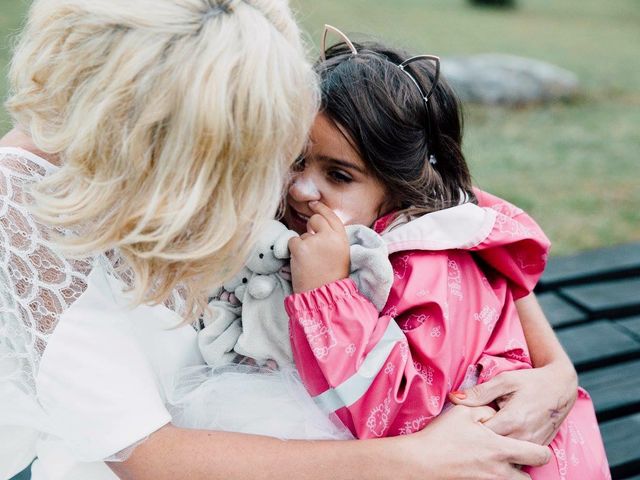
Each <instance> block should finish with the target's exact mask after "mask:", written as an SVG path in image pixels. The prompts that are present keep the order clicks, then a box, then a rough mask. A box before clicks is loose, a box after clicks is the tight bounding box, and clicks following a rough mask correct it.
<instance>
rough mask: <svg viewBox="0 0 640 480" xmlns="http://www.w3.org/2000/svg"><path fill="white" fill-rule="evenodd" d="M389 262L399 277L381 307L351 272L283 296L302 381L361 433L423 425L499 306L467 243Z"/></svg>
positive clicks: (467, 365) (461, 375) (470, 362)
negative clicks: (346, 276) (463, 246)
mask: <svg viewBox="0 0 640 480" xmlns="http://www.w3.org/2000/svg"><path fill="white" fill-rule="evenodd" d="M392 264H393V267H394V275H395V279H396V281H395V283H394V286H393V288H392V290H391V294H390V296H389V300H388V302H387V305H386V307H385V309H384V310H383V313H382V314H379V313H378V312H377V311H376V309H375V307H374V306H373V305H372V304H371V303H370V302H369V301H368V300H367V299H366V298H365V297H363V296H362V295H361V294H360V292H359V291H358V290H357V288H356V286H355V284H354V283H353V282H352V281H351V280H348V279H347V280H341V281H337V282H333V283H330V284H327V285H324V286H322V287H320V288H317V289H315V290H312V291H309V292H304V293H299V294H294V295H291V296H289V297H287V299H286V300H285V307H286V309H287V312H288V314H289V318H290V332H291V339H292V348H293V354H294V359H295V362H296V365H297V367H298V370H299V371H300V375H301V377H302V380H303V382H304V383H305V385H306V387H307V389H308V390H309V392H310V394H311V395H312V396H313V397H314V400H315V401H316V403H318V404H319V405H320V406H321V407H322V408H324V409H325V410H326V411H328V412H336V413H337V415H338V417H339V418H340V419H341V420H342V421H343V422H344V423H345V425H346V426H347V427H349V428H350V429H351V431H352V432H353V433H354V435H356V436H357V437H359V438H375V437H382V436H394V435H401V434H408V433H412V432H415V431H417V430H421V429H422V428H424V427H425V426H426V425H427V424H428V423H429V421H430V420H431V419H432V418H433V417H435V416H437V415H438V414H439V413H440V412H441V411H442V409H443V408H444V406H445V403H446V401H447V393H448V392H449V391H451V390H454V389H456V388H458V387H459V386H460V384H461V383H462V382H464V380H465V378H467V377H468V376H469V375H473V374H474V373H475V372H476V367H477V365H478V363H477V361H476V360H479V359H481V358H482V356H483V354H484V352H485V346H486V345H487V344H489V343H490V339H491V338H492V337H493V336H495V332H494V330H495V329H494V327H495V325H496V324H497V323H498V321H499V320H500V316H501V303H500V301H499V300H498V299H497V298H496V296H495V295H493V294H492V293H491V288H490V286H489V285H485V284H484V283H483V280H482V279H483V275H482V272H481V271H480V270H478V268H477V267H476V266H475V263H474V261H473V260H472V258H471V257H470V255H469V254H467V253H465V252H439V253H434V252H411V253H407V254H404V253H403V254H400V255H396V256H394V257H393V258H392ZM479 289H485V293H486V294H482V295H480V294H478V291H479ZM474 315H475V318H474ZM469 319H470V320H469ZM521 346H522V345H520V344H518V345H517V347H518V348H520V347H521ZM495 348H496V349H498V350H499V349H500V348H502V346H496V347H495ZM490 353H491V352H490ZM488 361H489V358H487V362H488ZM492 365H493V364H492ZM506 365H507V368H517V367H518V366H519V365H518V364H517V362H516V361H512V360H511V359H509V360H508V361H507V362H506ZM500 368H504V367H503V366H502V365H500Z"/></svg>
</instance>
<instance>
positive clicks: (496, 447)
mask: <svg viewBox="0 0 640 480" xmlns="http://www.w3.org/2000/svg"><path fill="white" fill-rule="evenodd" d="M494 414H495V411H494V410H493V409H492V408H489V407H465V406H456V407H453V408H451V409H449V410H448V411H446V412H445V413H443V414H442V415H440V416H439V417H438V418H436V419H435V420H434V421H433V422H431V423H430V424H429V425H428V426H427V428H425V429H424V430H422V431H421V432H419V433H416V434H413V435H408V436H405V437H393V438H392V439H391V440H397V441H398V442H400V443H399V444H400V446H401V448H402V449H403V451H404V454H405V457H403V459H402V462H401V463H402V464H404V469H403V467H402V466H400V467H398V468H399V470H398V472H399V474H398V475H397V477H398V478H416V479H418V478H421V479H424V478H438V479H441V480H461V479H468V478H473V479H477V480H483V479H487V480H488V479H491V480H507V479H508V480H525V479H529V478H530V477H529V475H527V474H526V473H524V472H522V471H521V470H520V469H519V468H518V467H517V466H516V465H531V466H538V465H544V464H545V463H547V462H548V461H549V458H550V452H549V449H548V448H547V447H541V446H539V445H535V444H533V443H529V442H524V441H521V440H516V439H513V438H508V437H503V436H500V435H497V434H495V433H494V432H492V431H491V430H490V429H489V428H487V427H486V426H485V424H486V422H488V421H490V420H491V418H493V416H494ZM385 440H386V439H385ZM402 442H404V443H402ZM396 445H397V444H396ZM387 448H393V447H392V446H387ZM420 461H422V462H423V464H424V465H422V469H420V468H419V467H420V465H418V468H415V467H416V463H418V462H420ZM413 468H415V471H413V472H412V471H409V470H408V469H413ZM416 472H419V475H417V474H416Z"/></svg>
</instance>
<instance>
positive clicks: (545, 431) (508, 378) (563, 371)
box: [449, 362, 578, 445]
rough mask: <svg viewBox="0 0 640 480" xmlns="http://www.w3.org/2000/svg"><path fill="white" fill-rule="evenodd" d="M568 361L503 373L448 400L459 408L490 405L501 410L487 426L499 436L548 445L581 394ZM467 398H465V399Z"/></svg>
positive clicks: (451, 395) (574, 373) (452, 395)
mask: <svg viewBox="0 0 640 480" xmlns="http://www.w3.org/2000/svg"><path fill="white" fill-rule="evenodd" d="M567 363H568V362H556V363H550V364H549V365H546V366H544V367H540V368H532V369H529V370H515V371H512V372H504V373H502V374H500V375H498V376H496V377H495V378H493V379H491V380H489V381H488V382H486V383H483V384H481V385H476V386H475V387H473V388H471V389H469V390H467V391H465V392H461V393H462V394H461V395H459V396H457V395H456V394H453V393H452V394H450V395H449V399H450V400H451V401H452V402H453V403H455V404H458V405H467V406H479V405H488V404H490V403H491V402H493V401H494V400H495V401H496V402H497V404H498V406H499V407H500V411H498V413H496V415H495V416H494V417H492V418H491V419H489V420H488V421H487V422H486V423H485V426H487V427H489V428H490V429H491V430H493V431H494V432H496V433H497V434H499V435H505V436H507V437H511V438H517V439H519V440H527V441H529V442H533V443H537V444H539V445H549V443H550V442H551V440H552V439H553V437H554V436H555V435H556V433H557V432H558V429H559V428H560V424H561V423H562V422H563V421H564V419H565V418H566V416H567V415H568V414H569V411H570V410H571V407H573V404H574V403H575V401H576V396H577V394H578V380H577V375H576V372H575V369H573V366H572V365H571V364H570V363H569V364H568V365H567ZM463 396H465V398H462V397H463Z"/></svg>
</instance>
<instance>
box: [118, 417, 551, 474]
mask: <svg viewBox="0 0 640 480" xmlns="http://www.w3.org/2000/svg"><path fill="white" fill-rule="evenodd" d="M491 415H493V411H492V410H491V409H490V408H488V407H480V408H467V407H455V408H453V409H451V410H449V411H448V412H447V413H445V414H444V415H442V416H440V417H439V418H438V419H437V420H436V421H434V422H433V423H432V424H430V425H429V427H427V428H426V429H425V430H423V431H422V432H419V433H416V434H413V435H407V436H402V437H395V438H383V439H376V440H357V441H356V440H354V441H299V440H290V441H283V440H278V439H274V438H269V437H262V436H257V435H244V434H237V433H225V432H210V431H204V430H188V429H182V428H177V427H174V426H171V425H167V426H165V427H163V428H161V429H160V430H158V431H157V432H155V433H154V434H152V435H151V436H150V437H149V439H148V440H147V441H145V442H144V443H143V444H141V445H140V446H139V447H137V448H136V449H135V450H134V452H133V454H132V455H131V457H130V458H129V459H128V460H126V461H124V462H120V463H110V464H109V467H110V468H111V469H112V470H113V471H114V472H115V474H116V475H117V476H118V477H119V478H120V479H122V480H187V479H188V480H205V479H206V480H216V479H220V480H223V479H224V480H226V479H230V478H239V479H244V480H254V479H255V480H261V479H264V480H266V479H283V478H295V479H297V480H316V479H332V480H341V479H345V480H346V479H353V478H368V479H391V478H393V479H416V480H417V479H420V480H424V479H425V478H438V479H441V480H461V479H466V478H476V479H493V480H500V479H505V480H506V479H509V480H513V479H516V480H524V479H528V478H529V476H528V475H526V474H524V473H522V472H521V471H520V470H518V469H517V468H516V467H514V466H513V465H542V464H544V463H546V462H547V461H548V460H549V452H548V449H546V448H544V447H540V446H537V445H534V444H531V443H528V442H522V441H519V440H514V439H510V438H506V437H501V436H499V435H496V434H494V433H493V432H491V430H489V429H488V428H486V427H485V426H484V425H483V424H482V422H483V421H485V420H486V419H487V418H489V417H490V416H491Z"/></svg>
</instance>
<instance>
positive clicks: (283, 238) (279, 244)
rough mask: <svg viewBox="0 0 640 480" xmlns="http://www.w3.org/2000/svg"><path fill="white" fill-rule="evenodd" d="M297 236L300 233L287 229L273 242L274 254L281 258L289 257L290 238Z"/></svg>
mask: <svg viewBox="0 0 640 480" xmlns="http://www.w3.org/2000/svg"><path fill="white" fill-rule="evenodd" d="M297 236H298V234H297V233H296V232H294V231H293V230H287V231H286V232H283V233H282V234H281V235H279V236H278V238H276V241H275V242H274V243H273V255H274V256H275V257H276V258H280V259H285V258H289V257H290V254H289V240H291V239H292V238H293V237H297Z"/></svg>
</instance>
